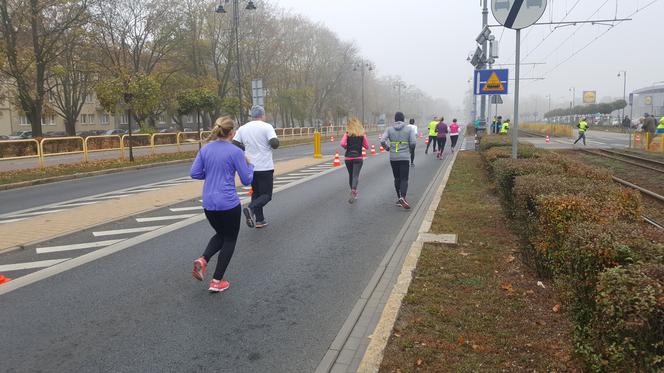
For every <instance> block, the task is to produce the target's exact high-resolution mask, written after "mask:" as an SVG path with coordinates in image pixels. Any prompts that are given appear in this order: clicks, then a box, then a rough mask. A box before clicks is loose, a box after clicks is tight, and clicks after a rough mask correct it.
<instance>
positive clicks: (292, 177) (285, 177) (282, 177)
mask: <svg viewBox="0 0 664 373" xmlns="http://www.w3.org/2000/svg"><path fill="white" fill-rule="evenodd" d="M301 178H302V176H279V177H278V178H277V180H297V179H301Z"/></svg>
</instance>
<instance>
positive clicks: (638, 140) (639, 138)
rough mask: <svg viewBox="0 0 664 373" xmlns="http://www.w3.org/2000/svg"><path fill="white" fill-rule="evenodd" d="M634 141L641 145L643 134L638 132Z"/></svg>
mask: <svg viewBox="0 0 664 373" xmlns="http://www.w3.org/2000/svg"><path fill="white" fill-rule="evenodd" d="M634 142H636V144H637V145H641V135H639V134H638V133H637V134H636V137H635V138H634Z"/></svg>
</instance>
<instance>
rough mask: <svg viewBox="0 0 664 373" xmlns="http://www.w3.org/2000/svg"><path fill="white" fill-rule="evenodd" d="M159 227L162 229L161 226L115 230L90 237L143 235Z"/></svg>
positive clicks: (95, 233) (96, 233)
mask: <svg viewBox="0 0 664 373" xmlns="http://www.w3.org/2000/svg"><path fill="white" fill-rule="evenodd" d="M161 227H163V225H153V226H150V227H140V228H127V229H116V230H112V231H100V232H92V235H93V236H95V237H104V236H115V235H118V234H129V233H143V232H150V231H153V230H155V229H159V228H161Z"/></svg>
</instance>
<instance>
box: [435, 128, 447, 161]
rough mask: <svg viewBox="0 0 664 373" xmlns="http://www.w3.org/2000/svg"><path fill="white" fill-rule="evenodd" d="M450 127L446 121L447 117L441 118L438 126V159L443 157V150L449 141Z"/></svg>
mask: <svg viewBox="0 0 664 373" xmlns="http://www.w3.org/2000/svg"><path fill="white" fill-rule="evenodd" d="M448 132H449V129H448V127H447V124H446V123H445V118H440V122H438V125H437V126H436V140H437V141H438V154H437V155H436V158H437V159H443V152H444V151H445V144H446V143H447V133H448Z"/></svg>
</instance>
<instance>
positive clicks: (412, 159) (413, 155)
mask: <svg viewBox="0 0 664 373" xmlns="http://www.w3.org/2000/svg"><path fill="white" fill-rule="evenodd" d="M410 163H411V164H414V163H415V149H414V148H411V149H410Z"/></svg>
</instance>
